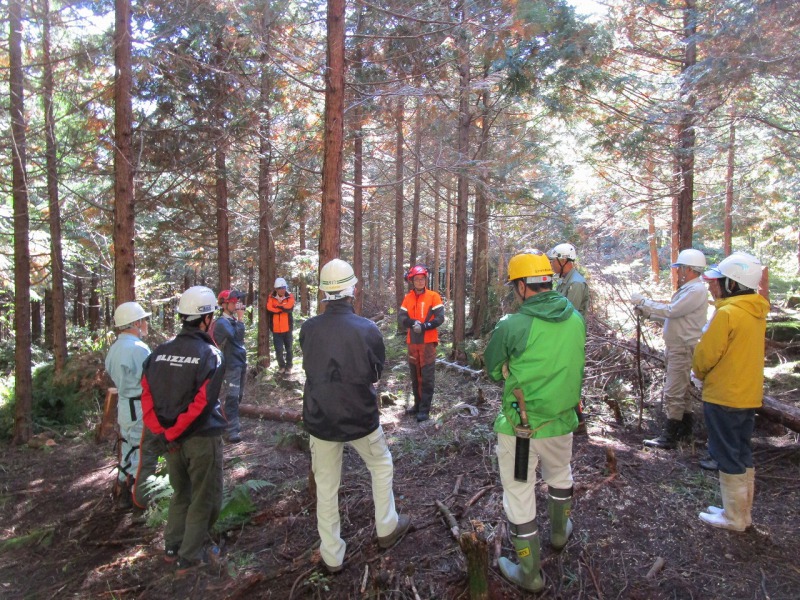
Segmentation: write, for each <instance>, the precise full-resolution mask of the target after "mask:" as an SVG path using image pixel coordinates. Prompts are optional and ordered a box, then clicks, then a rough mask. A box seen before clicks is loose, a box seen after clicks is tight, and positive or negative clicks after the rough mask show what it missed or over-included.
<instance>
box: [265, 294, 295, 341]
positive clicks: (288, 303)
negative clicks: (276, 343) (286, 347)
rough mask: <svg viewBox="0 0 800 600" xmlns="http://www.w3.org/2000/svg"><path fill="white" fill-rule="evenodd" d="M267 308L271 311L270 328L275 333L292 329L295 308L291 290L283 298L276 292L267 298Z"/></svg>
mask: <svg viewBox="0 0 800 600" xmlns="http://www.w3.org/2000/svg"><path fill="white" fill-rule="evenodd" d="M267 310H268V311H269V312H270V313H271V314H270V319H269V329H270V331H272V332H273V333H286V332H287V331H291V330H292V324H293V319H292V311H293V310H294V296H292V295H291V294H290V293H289V292H286V295H285V296H284V297H283V298H280V297H278V295H277V294H276V293H275V292H272V294H270V296H269V298H267Z"/></svg>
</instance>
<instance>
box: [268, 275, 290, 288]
mask: <svg viewBox="0 0 800 600" xmlns="http://www.w3.org/2000/svg"><path fill="white" fill-rule="evenodd" d="M272 287H274V288H275V289H276V290H277V289H278V288H282V287H289V286H288V285H287V283H286V280H285V279H284V278H283V277H278V278H277V279H276V280H275V285H273V286H272Z"/></svg>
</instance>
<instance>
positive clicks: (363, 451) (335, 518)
mask: <svg viewBox="0 0 800 600" xmlns="http://www.w3.org/2000/svg"><path fill="white" fill-rule="evenodd" d="M310 438H311V439H310V445H311V469H312V470H313V472H314V480H315V481H316V484H317V531H318V532H319V537H320V540H321V543H320V547H319V551H320V554H321V555H322V560H324V561H325V564H326V565H328V566H329V567H338V566H339V565H341V564H342V563H343V562H344V553H345V549H346V547H347V544H345V542H344V540H343V539H342V536H341V521H340V518H339V486H340V485H341V479H342V452H343V450H344V445H345V443H348V444H350V445H351V446H352V447H353V448H355V450H356V452H358V455H359V456H360V457H361V459H362V460H363V461H364V464H365V465H366V466H367V469H368V470H369V472H370V475H371V476H372V501H373V503H374V504H375V529H376V530H377V532H378V537H386V536H387V535H389V534H391V533H392V532H393V531H394V530H395V528H396V527H397V521H398V516H397V510H396V509H395V505H394V492H393V491H392V478H393V476H394V465H393V463H392V455H391V453H390V452H389V446H387V445H386V438H385V437H384V436H383V429H382V428H381V427H380V426H378V428H377V429H376V430H375V431H373V432H372V433H370V434H369V435H367V436H365V437H363V438H359V439H357V440H354V441H352V442H328V441H325V440H321V439H319V438H315V437H314V436H313V435H312V436H310Z"/></svg>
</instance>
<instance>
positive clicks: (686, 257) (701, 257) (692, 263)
mask: <svg viewBox="0 0 800 600" xmlns="http://www.w3.org/2000/svg"><path fill="white" fill-rule="evenodd" d="M670 266H671V267H672V268H673V269H674V268H675V267H692V268H693V269H694V270H695V271H698V272H699V271H702V270H703V269H705V268H706V255H705V254H703V253H702V252H700V250H695V249H694V248H687V249H686V250H681V251H680V254H678V259H677V260H676V261H675V262H674V263H672V264H671V265H670Z"/></svg>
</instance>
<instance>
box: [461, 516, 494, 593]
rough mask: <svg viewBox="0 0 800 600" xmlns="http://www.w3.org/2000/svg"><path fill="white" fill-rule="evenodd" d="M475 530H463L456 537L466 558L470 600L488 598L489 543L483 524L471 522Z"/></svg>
mask: <svg viewBox="0 0 800 600" xmlns="http://www.w3.org/2000/svg"><path fill="white" fill-rule="evenodd" d="M472 525H473V527H474V528H475V531H465V532H464V533H462V534H461V536H459V538H458V545H459V546H460V547H461V551H462V552H463V553H464V556H465V557H466V558H467V577H468V578H469V597H470V600H488V598H489V545H488V543H487V542H486V533H485V530H484V527H483V524H482V523H480V522H478V521H473V522H472Z"/></svg>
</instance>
